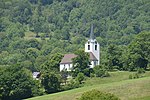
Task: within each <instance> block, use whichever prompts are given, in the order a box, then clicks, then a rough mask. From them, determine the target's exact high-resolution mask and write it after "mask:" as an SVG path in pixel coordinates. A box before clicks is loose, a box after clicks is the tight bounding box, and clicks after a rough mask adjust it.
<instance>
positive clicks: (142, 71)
mask: <svg viewBox="0 0 150 100" xmlns="http://www.w3.org/2000/svg"><path fill="white" fill-rule="evenodd" d="M137 73H138V74H143V73H145V70H144V69H143V68H139V69H138V70H137Z"/></svg>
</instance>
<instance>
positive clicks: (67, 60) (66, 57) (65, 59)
mask: <svg viewBox="0 0 150 100" xmlns="http://www.w3.org/2000/svg"><path fill="white" fill-rule="evenodd" d="M89 55H90V60H91V61H97V58H96V57H95V56H94V55H93V53H92V52H89ZM75 57H77V55H75V54H65V55H64V57H63V59H62V60H61V62H60V64H68V63H72V59H73V58H75Z"/></svg>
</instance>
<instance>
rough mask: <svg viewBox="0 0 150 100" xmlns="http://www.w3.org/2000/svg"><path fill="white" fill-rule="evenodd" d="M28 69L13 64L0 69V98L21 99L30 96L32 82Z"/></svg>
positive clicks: (8, 99)
mask: <svg viewBox="0 0 150 100" xmlns="http://www.w3.org/2000/svg"><path fill="white" fill-rule="evenodd" d="M31 76H32V74H31V72H30V71H29V70H26V69H25V68H22V67H20V66H19V65H13V66H10V67H6V68H4V69H3V70H0V99H2V100H21V99H24V98H27V97H31V96H32V90H31V88H32V85H34V82H33V81H32V78H31Z"/></svg>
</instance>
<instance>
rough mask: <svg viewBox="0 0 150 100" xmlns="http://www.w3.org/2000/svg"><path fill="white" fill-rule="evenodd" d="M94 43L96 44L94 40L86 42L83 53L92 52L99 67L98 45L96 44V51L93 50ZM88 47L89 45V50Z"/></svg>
mask: <svg viewBox="0 0 150 100" xmlns="http://www.w3.org/2000/svg"><path fill="white" fill-rule="evenodd" d="M88 42H89V44H88ZM95 42H97V41H96V39H94V40H91V39H90V40H88V41H87V42H86V44H85V52H92V53H93V54H94V56H95V57H96V58H97V60H98V65H99V64H100V45H99V43H98V42H97V50H95V45H96V44H95ZM88 45H90V50H88Z"/></svg>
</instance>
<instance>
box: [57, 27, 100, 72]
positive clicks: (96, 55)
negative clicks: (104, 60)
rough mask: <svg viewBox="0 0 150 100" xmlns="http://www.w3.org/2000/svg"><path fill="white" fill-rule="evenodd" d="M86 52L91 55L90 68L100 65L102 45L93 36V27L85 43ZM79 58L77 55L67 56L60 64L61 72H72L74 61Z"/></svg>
mask: <svg viewBox="0 0 150 100" xmlns="http://www.w3.org/2000/svg"><path fill="white" fill-rule="evenodd" d="M85 52H88V53H89V55H90V58H89V59H90V63H91V64H90V68H93V67H94V66H96V65H99V64H100V45H99V43H98V42H97V40H96V39H94V36H93V26H92V27H91V33H90V38H89V39H88V41H87V42H86V43H85ZM75 57H77V55H75V54H65V55H64V57H63V58H62V60H61V62H60V71H62V70H67V71H71V70H72V68H73V63H72V59H73V58H75Z"/></svg>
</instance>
